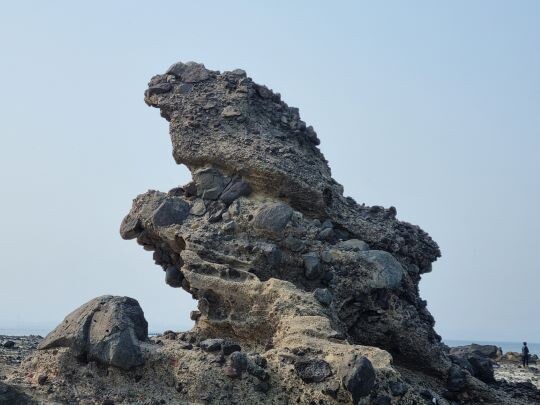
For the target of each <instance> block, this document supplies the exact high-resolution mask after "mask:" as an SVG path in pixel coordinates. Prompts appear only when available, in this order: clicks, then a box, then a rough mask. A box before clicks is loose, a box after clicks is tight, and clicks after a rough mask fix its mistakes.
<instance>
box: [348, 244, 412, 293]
mask: <svg viewBox="0 0 540 405" xmlns="http://www.w3.org/2000/svg"><path fill="white" fill-rule="evenodd" d="M358 257H359V258H360V259H363V260H364V261H365V262H367V263H368V264H369V265H371V266H370V267H371V268H372V271H370V273H369V275H370V277H371V280H369V281H368V283H369V286H370V287H371V288H374V289H375V288H397V287H399V285H400V283H401V280H402V278H403V274H404V273H405V270H403V267H402V266H401V264H400V263H399V262H398V261H397V260H396V258H395V257H394V256H392V254H390V253H388V252H385V251H383V250H368V251H366V252H359V253H358Z"/></svg>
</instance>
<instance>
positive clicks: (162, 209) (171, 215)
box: [152, 197, 190, 226]
mask: <svg viewBox="0 0 540 405" xmlns="http://www.w3.org/2000/svg"><path fill="white" fill-rule="evenodd" d="M189 210H190V206H189V204H188V203H187V202H186V201H184V200H183V199H181V198H179V197H169V198H167V199H165V201H163V202H162V203H161V205H160V206H159V207H158V208H156V210H155V211H154V213H153V216H152V221H153V223H154V225H155V226H170V225H175V224H178V225H179V224H182V223H183V222H184V220H185V219H186V218H187V216H188V215H189Z"/></svg>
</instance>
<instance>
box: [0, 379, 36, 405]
mask: <svg viewBox="0 0 540 405" xmlns="http://www.w3.org/2000/svg"><path fill="white" fill-rule="evenodd" d="M39 403H41V401H40V402H39ZM0 404H2V405H38V402H37V401H34V400H33V399H32V398H31V397H30V396H28V395H27V394H25V393H23V392H22V391H20V390H19V389H17V388H15V387H13V386H11V385H7V384H5V383H4V382H2V381H0Z"/></svg>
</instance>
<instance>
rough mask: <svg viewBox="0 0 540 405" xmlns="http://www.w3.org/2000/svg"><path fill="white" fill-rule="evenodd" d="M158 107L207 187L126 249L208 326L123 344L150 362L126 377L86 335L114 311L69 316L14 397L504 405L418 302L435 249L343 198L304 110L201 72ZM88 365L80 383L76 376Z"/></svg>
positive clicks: (199, 68)
mask: <svg viewBox="0 0 540 405" xmlns="http://www.w3.org/2000/svg"><path fill="white" fill-rule="evenodd" d="M145 101H146V103H147V104H148V105H150V106H153V107H157V108H159V109H160V111H161V115H162V116H163V117H164V118H166V119H167V120H168V121H169V122H170V135H171V139H172V144H173V155H174V158H175V160H176V162H177V163H179V164H184V165H186V166H187V167H188V168H189V170H190V171H191V174H192V177H193V181H192V182H190V183H189V184H187V185H185V186H183V187H176V188H173V189H172V190H170V191H168V192H160V191H153V190H151V191H148V192H146V193H144V194H141V195H139V196H138V197H137V198H136V199H135V200H134V201H133V206H132V208H131V211H130V212H129V213H128V214H127V216H126V217H125V218H124V220H123V221H122V224H121V228H120V233H121V236H122V237H123V238H124V239H136V240H137V242H138V243H139V244H140V245H142V246H143V247H144V249H145V250H149V251H153V258H154V260H155V262H156V264H157V265H159V266H161V267H162V269H163V276H164V280H165V282H166V283H167V284H168V285H169V286H171V287H173V288H183V289H185V290H186V291H188V292H189V293H190V294H191V295H192V296H193V298H194V299H196V300H197V301H198V310H197V311H194V312H193V313H192V319H193V320H194V321H195V326H194V328H193V329H192V330H191V331H190V332H187V333H182V334H177V333H175V332H167V333H166V334H164V336H163V337H162V338H159V339H157V340H156V339H153V340H148V341H144V336H143V335H146V329H145V328H146V326H145V325H146V324H145V323H144V324H143V323H142V321H141V322H139V321H136V322H134V323H129V322H128V323H129V327H128V328H124V329H122V330H127V331H128V332H126V333H127V334H126V336H127V337H128V338H126V339H124V340H123V342H127V343H126V344H127V345H128V346H129V347H131V348H132V349H134V350H135V351H137V350H139V351H138V352H137V353H138V354H137V355H136V356H134V357H133V359H132V358H131V357H129V359H132V360H133V361H128V362H127V363H128V364H127V365H126V364H125V362H123V361H122V362H120V363H119V362H116V361H115V360H114V359H116V357H115V356H114V355H113V356H110V353H111V351H110V350H109V349H110V346H107V347H108V348H109V349H107V350H106V351H105V352H106V353H109V354H105V353H104V352H103V351H102V347H104V346H103V342H109V341H110V339H109V336H108V335H107V333H108V330H107V329H106V331H107V333H102V332H103V328H101V327H100V328H98V330H97V334H95V333H93V332H92V331H90V332H88V330H87V329H86V325H87V323H88V322H90V324H92V322H91V321H90V319H94V318H95V317H96V315H95V314H96V312H95V311H96V308H97V307H100V308H101V306H102V304H101V301H100V300H103V298H100V299H98V300H97V302H98V303H96V302H93V301H92V302H90V303H88V304H86V305H85V306H83V307H81V308H80V309H79V310H77V311H76V312H75V313H74V314H72V315H70V316H69V317H68V318H67V321H68V322H67V323H66V325H65V326H64V325H60V326H59V327H58V328H57V330H56V331H55V332H53V333H52V334H51V335H50V336H48V337H47V339H46V340H45V342H44V343H42V345H41V349H42V350H41V351H39V353H38V354H36V355H35V356H33V357H32V358H30V359H28V361H26V362H25V363H24V364H23V365H22V366H21V372H20V373H19V374H18V376H16V377H15V378H14V379H13V381H19V382H20V383H21V381H24V378H26V377H23V376H24V375H28V374H31V375H32V377H31V378H30V379H29V380H28V378H27V380H26V381H27V383H33V384H36V381H37V378H38V377H36V376H37V375H38V374H39V373H41V374H45V375H47V376H56V377H55V378H56V380H54V381H55V383H56V384H57V385H58V386H62V387H71V388H72V389H71V390H70V389H69V388H66V389H65V390H60V391H58V392H56V391H54V390H53V391H54V392H55V394H54V395H56V396H54V395H53V394H51V393H50V392H49V391H47V393H48V394H46V393H45V391H43V395H48V398H49V399H50V398H55V399H59V400H60V402H62V401H63V400H66V401H68V402H69V401H75V402H76V401H79V400H82V399H84V400H89V401H90V400H93V399H96V398H97V399H99V400H103V399H106V400H107V401H108V400H109V398H112V399H111V401H112V400H114V401H116V402H127V403H156V402H157V401H158V400H159V401H161V403H163V401H165V402H170V403H215V404H218V403H219V404H224V403H247V404H261V403H268V404H289V403H299V404H313V403H319V404H337V403H353V404H369V403H371V404H379V405H382V404H397V403H400V404H422V403H434V402H435V403H440V404H444V403H449V401H457V402H460V403H478V402H482V401H484V402H491V403H497V402H501V401H502V400H501V399H500V398H501V397H500V395H503V394H498V393H496V392H495V390H494V389H492V388H490V386H488V385H486V384H485V383H484V382H482V381H480V380H478V379H477V378H475V377H473V375H472V374H471V373H474V372H473V371H472V369H471V364H470V363H469V362H463V361H462V359H460V358H457V357H456V358H455V359H453V358H452V357H450V356H449V355H448V354H447V352H446V351H447V348H446V347H445V346H444V345H443V344H442V343H441V338H440V337H439V336H438V335H437V333H435V331H434V329H433V326H434V319H433V317H432V316H431V315H430V313H429V312H428V310H427V309H426V302H425V301H423V300H422V299H421V298H420V297H419V293H418V283H419V281H420V277H421V274H422V273H425V272H428V271H431V265H432V262H433V261H435V260H436V259H437V257H439V256H440V252H439V248H438V246H437V244H436V243H435V242H434V241H433V240H432V239H431V238H430V237H429V236H428V235H427V234H426V233H425V232H424V231H422V230H421V229H420V228H419V227H418V226H415V225H411V224H408V223H406V222H402V221H399V220H398V219H397V218H396V209H395V208H393V207H390V208H388V209H385V208H383V207H379V206H375V207H367V206H365V205H363V204H358V203H356V202H355V201H354V200H353V199H352V198H350V197H345V196H344V195H343V187H342V186H341V185H339V184H338V183H337V182H336V181H335V180H334V179H333V178H332V177H331V173H330V168H329V167H328V164H327V162H326V160H325V159H324V156H323V154H322V153H321V151H320V150H319V148H318V144H319V140H318V138H317V135H316V133H315V131H314V130H313V128H312V127H310V126H307V125H306V124H305V123H304V122H303V121H302V120H301V119H300V115H299V112H298V109H296V108H292V107H289V106H287V104H285V103H284V102H283V101H282V100H281V99H280V95H279V94H277V93H274V92H273V91H271V90H269V89H268V88H266V87H265V86H262V85H258V84H256V83H254V82H253V80H251V79H250V78H248V77H247V76H246V73H245V72H244V71H242V70H234V71H231V72H224V73H219V72H216V71H211V70H208V69H206V68H205V67H204V66H203V65H201V64H197V63H193V62H190V63H186V64H184V63H176V64H174V65H173V66H171V67H170V68H169V69H168V70H167V72H166V73H165V74H162V75H157V76H154V77H153V78H152V79H151V81H150V83H149V88H148V89H147V90H146V93H145ZM96 305H97V306H96ZM128 312H129V313H130V314H131V312H130V311H127V312H125V313H124V315H123V316H126V317H127V318H129V319H132V318H131V317H130V316H131V315H128ZM139 315H141V316H142V311H141V313H140V314H138V315H137V316H136V318H137V319H139V320H140V316H139ZM110 319H111V320H112V324H111V326H114V325H113V324H115V323H119V324H123V322H124V321H123V320H122V319H118V318H115V317H113V318H110ZM143 319H144V318H143ZM107 325H109V322H108V321H107ZM137 325H138V326H137ZM143 329H144V330H143ZM92 336H98V338H97V339H93V338H92ZM117 341H118V340H115V342H117ZM113 346H114V345H113ZM55 347H60V349H55ZM114 347H116V346H114ZM55 351H56V352H55ZM81 354H84V356H83V357H85V365H84V367H85V369H83V370H81V368H80V367H81V366H80V365H77V364H76V363H75V362H74V360H73V359H74V358H77V357H81ZM465 363H467V364H465ZM44 364H47V365H48V366H47V367H48V368H47V367H45V366H43V365H44ZM103 367H108V368H107V372H106V373H104V372H103ZM124 369H128V370H127V371H126V370H124ZM36 370H37V371H39V373H38V372H36ZM25 372H26V373H27V374H24V373H25ZM85 373H89V374H91V375H92V378H93V380H92V382H91V383H90V382H88V381H87V380H88V379H87V378H86V379H85V376H86V375H87V374H85ZM17 378H18V379H19V380H17ZM47 378H48V377H47ZM42 380H43V379H42ZM51 380H53V378H52V377H51V378H50V379H48V380H47V379H45V380H44V381H51ZM28 381H30V382H28ZM21 384H22V383H21ZM126 387H129V389H127V388H126ZM49 389H52V388H49ZM152 401H154V402H152ZM502 402H504V403H516V404H517V403H521V402H520V401H519V400H514V399H510V397H508V396H506V397H504V401H502ZM89 403H94V402H89ZM98 403H99V402H98ZM103 403H105V402H103ZM109 403H110V402H109Z"/></svg>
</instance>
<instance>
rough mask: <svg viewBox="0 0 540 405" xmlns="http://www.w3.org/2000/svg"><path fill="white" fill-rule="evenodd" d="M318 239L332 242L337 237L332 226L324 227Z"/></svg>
mask: <svg viewBox="0 0 540 405" xmlns="http://www.w3.org/2000/svg"><path fill="white" fill-rule="evenodd" d="M317 239H319V240H324V241H327V242H332V241H334V240H335V239H336V234H335V233H334V230H333V229H332V228H324V229H322V230H321V231H320V232H319V234H318V235H317Z"/></svg>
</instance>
